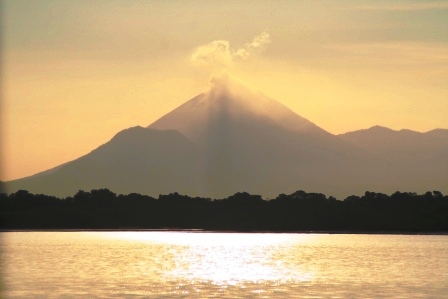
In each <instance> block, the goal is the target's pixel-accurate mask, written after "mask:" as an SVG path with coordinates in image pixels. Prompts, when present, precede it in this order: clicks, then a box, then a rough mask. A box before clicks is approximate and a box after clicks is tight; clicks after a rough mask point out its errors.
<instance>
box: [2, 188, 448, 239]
mask: <svg viewBox="0 0 448 299" xmlns="http://www.w3.org/2000/svg"><path fill="white" fill-rule="evenodd" d="M0 227H1V228H2V229H4V230H13V229H19V230H20V229H31V230H32V229H203V230H215V231H273V232H292V231H316V232H319V231H320V232H407V233H448V196H447V195H443V194H442V193H441V192H439V191H432V192H426V193H424V194H416V193H410V192H395V193H393V194H392V195H386V194H382V193H375V192H365V194H364V195H363V196H354V195H352V196H349V197H347V198H345V199H344V200H337V199H336V198H334V197H332V196H330V197H327V196H326V195H324V194H321V193H306V192H305V191H297V192H294V193H292V194H290V195H286V194H280V195H278V196H277V197H276V198H274V199H263V198H262V197H261V196H260V195H251V194H249V193H246V192H241V193H236V194H234V195H232V196H229V197H227V198H224V199H210V198H202V197H190V196H186V195H181V194H178V193H171V194H168V195H159V197H158V198H157V199H156V198H153V197H151V196H146V195H141V194H137V193H131V194H128V195H122V194H120V195H117V194H115V193H113V192H112V191H110V190H108V189H96V190H91V191H90V192H85V191H79V192H77V193H76V194H75V195H74V196H72V197H66V198H62V199H61V198H57V197H54V196H48V195H43V194H31V193H29V192H28V191H25V190H20V191H17V192H15V193H11V194H9V195H8V194H4V193H2V194H0Z"/></svg>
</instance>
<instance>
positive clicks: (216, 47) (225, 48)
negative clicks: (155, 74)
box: [190, 32, 271, 72]
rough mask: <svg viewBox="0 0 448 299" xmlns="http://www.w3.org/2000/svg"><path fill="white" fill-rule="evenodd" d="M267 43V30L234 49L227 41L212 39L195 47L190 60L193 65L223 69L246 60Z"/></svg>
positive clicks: (212, 69)
mask: <svg viewBox="0 0 448 299" xmlns="http://www.w3.org/2000/svg"><path fill="white" fill-rule="evenodd" d="M269 43H271V38H270V36H269V34H268V33H267V32H262V33H261V34H259V35H257V36H255V37H254V38H253V40H252V41H251V42H250V43H247V44H246V45H245V46H244V47H243V48H239V49H236V50H233V49H232V48H231V47H230V42H229V41H226V40H214V41H212V42H210V43H208V44H205V45H201V46H199V47H197V48H196V49H195V51H194V52H193V54H192V55H191V58H190V60H191V62H192V63H193V65H195V66H197V67H201V68H205V69H207V70H209V71H212V72H217V71H225V70H227V69H228V68H230V67H232V66H233V65H234V64H235V63H237V62H239V61H244V60H247V59H248V58H249V57H250V56H252V55H253V54H254V53H255V52H258V51H262V50H264V49H265V48H266V46H267V45H268V44H269Z"/></svg>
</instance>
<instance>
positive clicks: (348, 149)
mask: <svg viewBox="0 0 448 299" xmlns="http://www.w3.org/2000/svg"><path fill="white" fill-rule="evenodd" d="M447 145H448V130H442V129H439V130H434V131H431V132H428V133H418V132H413V131H408V130H402V131H398V132H397V131H393V130H390V129H387V128H382V127H373V128H371V129H368V130H361V131H355V132H350V133H346V134H341V135H333V134H331V133H329V132H327V131H325V130H323V129H322V128H320V127H318V126H317V125H315V124H313V123H312V122H310V121H308V120H307V119H305V118H303V117H301V116H299V115H297V114H296V113H294V112H293V111H291V110H290V109H289V108H287V107H285V106H283V105H282V104H280V103H278V102H276V101H275V100H273V99H270V98H268V97H266V96H264V95H262V94H260V93H258V92H254V91H251V90H250V89H248V88H246V87H244V86H243V85H242V84H240V83H239V82H237V81H235V80H233V79H229V78H227V77H220V78H215V79H214V80H213V82H212V87H211V89H210V90H209V91H207V92H205V93H202V94H200V95H198V96H196V97H195V98H193V99H191V100H189V101H187V102H186V103H184V104H183V105H181V106H180V107H178V108H176V109H174V110H173V111H172V112H170V113H168V114H166V115H165V116H163V117H161V118H160V119H159V120H157V121H156V122H154V123H153V124H151V125H150V126H149V127H148V128H142V127H134V128H130V129H127V130H124V131H122V132H120V133H118V134H117V135H116V136H115V137H114V138H112V140H111V141H109V142H108V143H106V144H104V145H102V146H100V147H99V148H97V149H96V150H94V151H92V152H91V153H89V154H87V155H85V156H83V157H81V158H79V159H77V160H74V161H72V162H69V163H66V164H63V165H61V166H59V167H56V168H54V169H51V170H49V171H46V172H42V173H40V174H37V175H34V176H31V177H28V178H24V179H20V180H15V181H11V182H7V183H6V187H7V191H8V192H14V191H16V190H18V189H27V190H29V191H31V192H34V193H45V194H54V195H58V196H66V195H72V194H74V193H75V192H76V191H78V190H79V189H84V190H90V189H93V188H109V189H111V190H113V191H114V192H118V193H130V192H138V193H143V194H149V195H158V194H159V193H169V192H179V193H184V194H189V195H192V196H194V195H200V196H209V197H214V198H220V197H221V198H222V197H226V196H229V195H231V194H234V193H236V192H241V191H246V192H250V193H252V194H257V193H258V194H262V195H264V196H275V195H277V194H278V193H281V192H294V191H295V190H298V189H304V190H308V191H313V192H323V193H326V194H331V195H335V196H338V197H342V196H347V195H350V194H354V193H363V192H364V191H366V190H374V191H379V192H389V193H390V192H394V191H397V190H410V191H416V192H425V191H427V190H431V189H432V190H440V191H443V192H447V191H448V184H446V182H448V159H447V158H448V157H447V154H448V150H447Z"/></svg>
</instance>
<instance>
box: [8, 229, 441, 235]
mask: <svg viewBox="0 0 448 299" xmlns="http://www.w3.org/2000/svg"><path fill="white" fill-rule="evenodd" d="M7 232H184V233H209V234H219V233H228V234H322V235H428V236H429V235H440V236H446V235H448V232H446V231H445V232H444V231H442V232H407V231H313V230H307V231H269V230H268V231H261V230H254V231H249V230H205V229H179V228H161V229H145V228H116V229H113V228H110V229H108V228H105V229H0V233H7Z"/></svg>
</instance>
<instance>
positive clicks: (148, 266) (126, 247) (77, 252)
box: [1, 231, 448, 298]
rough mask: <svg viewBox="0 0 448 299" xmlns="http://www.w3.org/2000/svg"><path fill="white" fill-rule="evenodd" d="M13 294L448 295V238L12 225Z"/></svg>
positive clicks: (8, 255) (6, 282)
mask: <svg viewBox="0 0 448 299" xmlns="http://www.w3.org/2000/svg"><path fill="white" fill-rule="evenodd" d="M1 245H2V246H1V247H2V249H1V251H2V269H1V271H2V280H3V297H4V298H448V236H420V235H410V236H409V235H342V234H341V235H331V234H328V235H326V234H251V233H247V234H245V233H244V234H243V233H194V232H147V231H135V232H129V231H125V232H3V233H1Z"/></svg>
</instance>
